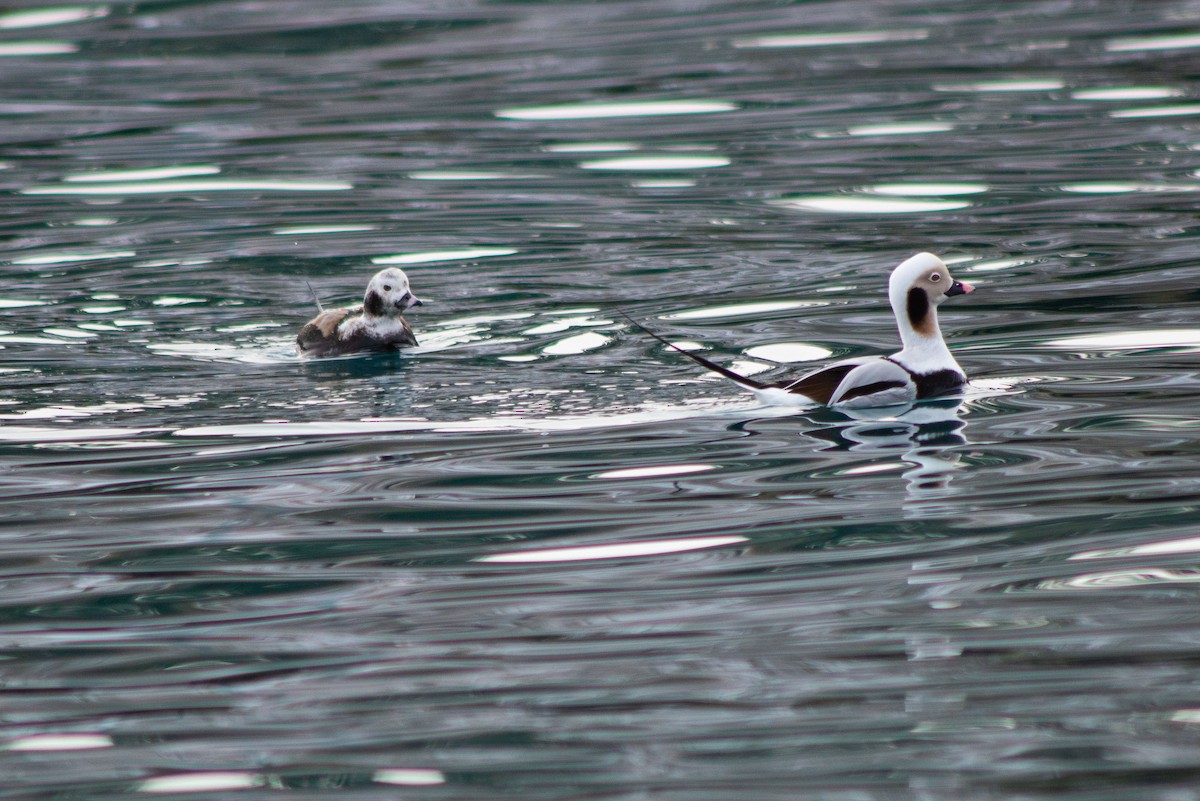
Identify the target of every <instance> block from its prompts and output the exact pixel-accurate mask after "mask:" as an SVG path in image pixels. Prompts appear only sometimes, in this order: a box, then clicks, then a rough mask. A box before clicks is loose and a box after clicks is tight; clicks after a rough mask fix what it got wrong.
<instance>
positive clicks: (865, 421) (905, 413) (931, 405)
mask: <svg viewBox="0 0 1200 801" xmlns="http://www.w3.org/2000/svg"><path fill="white" fill-rule="evenodd" d="M962 407H963V400H962V398H947V399H942V400H936V401H925V402H922V403H917V404H911V405H908V406H892V407H887V408H878V409H862V410H857V411H850V410H846V411H840V412H836V411H833V410H830V409H820V410H814V411H813V412H812V413H810V414H806V415H805V417H806V418H807V419H809V420H810V421H812V422H814V423H818V424H821V425H820V427H818V428H814V429H812V430H809V431H806V432H804V433H805V436H808V437H811V438H813V439H816V440H820V441H821V442H823V443H827V446H826V447H825V448H823V449H822V450H826V451H831V450H845V451H852V452H855V453H866V454H881V455H884V454H886V455H895V456H898V457H899V459H900V460H901V461H903V462H906V463H908V464H910V465H911V467H910V468H909V469H907V470H905V471H904V472H903V473H902V474H901V475H902V477H903V478H904V480H905V482H906V493H907V495H908V497H909V499H911V500H928V499H934V498H940V497H945V496H947V495H949V494H950V493H951V492H952V490H951V489H950V482H951V480H952V478H953V477H954V474H955V472H956V471H957V470H958V469H959V467H960V459H961V452H960V450H959V449H960V448H961V447H962V446H963V445H966V444H968V440H967V438H966V435H965V431H966V427H967V424H966V421H965V420H963V419H962V418H961V417H960V416H959V412H960V411H961V410H962ZM915 510H916V507H914V508H913V511H915Z"/></svg>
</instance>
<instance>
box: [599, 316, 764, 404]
mask: <svg viewBox="0 0 1200 801" xmlns="http://www.w3.org/2000/svg"><path fill="white" fill-rule="evenodd" d="M619 314H620V315H621V316H622V317H624V318H625V319H626V320H628V321H629V322H630V323H631V324H632V325H633V326H634V328H637V329H638V330H640V331H641V332H642V333H644V334H648V335H649V336H651V337H653V338H654V339H657V340H658V341H659V342H661V343H663V344H664V345H666V346H667V347H668V348H670V349H672V350H675V351H678V352H679V353H682V354H683V355H684V356H687V357H688V358H689V359H691V360H692V361H694V362H695V363H696V364H698V365H700V366H701V367H704V368H705V369H707V370H711V371H713V372H714V373H716V374H718V375H721V376H724V377H725V378H728V379H729V380H730V381H732V382H733V383H735V384H738V385H740V386H743V387H745V388H746V389H766V388H767V387H768V386H769V385H768V384H764V383H763V382H761V381H755V380H754V379H753V378H750V377H749V376H744V375H742V374H741V373H735V372H734V371H733V370H730V369H729V368H728V367H722V366H721V365H719V364H717V363H716V362H714V361H712V360H710V359H706V358H704V357H703V356H697V355H696V354H695V353H692V352H691V351H687V350H684V349H683V348H681V347H679V346H678V345H675V344H673V343H671V342H668V341H667V340H666V339H664V338H662V337H660V336H659V335H658V334H656V333H654V332H653V331H651V330H650V329H649V328H647V327H646V326H644V325H642V324H641V323H639V322H638V321H637V320H635V319H633V318H632V317H630V316H629V315H628V314H626V313H625V312H619Z"/></svg>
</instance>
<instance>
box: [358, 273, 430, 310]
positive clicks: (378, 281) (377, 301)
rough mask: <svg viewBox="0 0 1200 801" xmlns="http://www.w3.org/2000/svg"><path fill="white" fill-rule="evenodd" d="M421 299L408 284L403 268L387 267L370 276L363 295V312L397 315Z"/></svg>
mask: <svg viewBox="0 0 1200 801" xmlns="http://www.w3.org/2000/svg"><path fill="white" fill-rule="evenodd" d="M420 305H421V301H420V300H419V299H418V298H417V296H416V295H414V294H413V293H412V290H411V289H409V286H408V276H407V275H405V274H404V271H403V270H398V269H396V268H395V267H388V268H387V269H386V270H380V271H379V272H377V273H375V275H374V276H372V278H371V281H370V283H368V284H367V292H366V294H365V295H363V314H365V315H367V316H368V317H399V316H400V315H401V314H403V313H404V312H405V311H407V310H408V309H410V308H412V307H413V306H420Z"/></svg>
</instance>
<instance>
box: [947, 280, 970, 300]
mask: <svg viewBox="0 0 1200 801" xmlns="http://www.w3.org/2000/svg"><path fill="white" fill-rule="evenodd" d="M974 291H975V287H973V286H972V285H970V284H968V283H967V282H966V281H955V282H954V283H952V284H951V285H950V288H949V289H947V290H946V297H948V298H952V297H954V296H955V295H967V294H970V293H971V292H974Z"/></svg>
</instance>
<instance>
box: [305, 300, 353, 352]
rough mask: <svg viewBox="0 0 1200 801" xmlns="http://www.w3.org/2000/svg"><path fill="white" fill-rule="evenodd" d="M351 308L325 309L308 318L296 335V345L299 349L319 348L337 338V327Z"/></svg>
mask: <svg viewBox="0 0 1200 801" xmlns="http://www.w3.org/2000/svg"><path fill="white" fill-rule="evenodd" d="M351 311H352V310H351V309H326V310H325V311H323V312H321V313H320V314H318V315H317V316H316V317H314V318H312V319H311V320H309V321H308V322H307V323H305V324H304V327H303V328H301V329H300V333H299V334H297V335H296V345H297V346H298V347H299V348H300V350H301V351H309V350H321V349H322V346H324V345H327V344H328V343H329V342H330V341H331V340H336V339H337V328H338V326H339V325H341V323H342V321H343V320H345V319H346V316H347V315H349V314H350V312H351Z"/></svg>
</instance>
